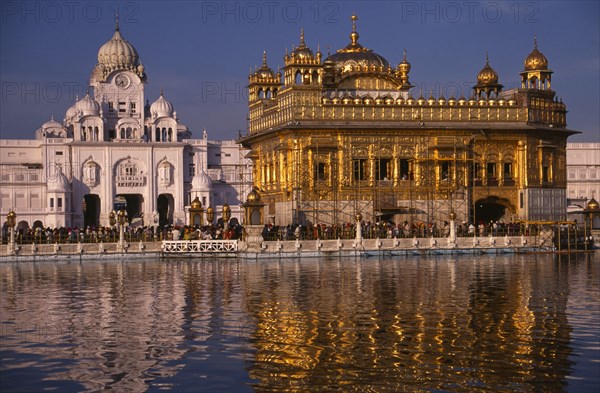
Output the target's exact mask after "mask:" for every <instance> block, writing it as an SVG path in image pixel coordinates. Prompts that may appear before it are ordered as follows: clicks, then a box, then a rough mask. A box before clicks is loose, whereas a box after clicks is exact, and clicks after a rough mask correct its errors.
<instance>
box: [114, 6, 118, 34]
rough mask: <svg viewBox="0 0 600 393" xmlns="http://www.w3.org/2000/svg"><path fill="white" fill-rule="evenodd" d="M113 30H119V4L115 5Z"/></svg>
mask: <svg viewBox="0 0 600 393" xmlns="http://www.w3.org/2000/svg"><path fill="white" fill-rule="evenodd" d="M115 31H119V5H118V4H117V6H116V7H115Z"/></svg>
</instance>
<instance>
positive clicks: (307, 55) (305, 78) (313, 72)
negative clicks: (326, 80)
mask: <svg viewBox="0 0 600 393" xmlns="http://www.w3.org/2000/svg"><path fill="white" fill-rule="evenodd" d="M284 61H285V68H284V80H285V85H286V86H291V85H301V86H307V85H320V84H321V75H322V66H321V51H320V50H317V53H316V54H313V52H312V50H311V49H310V48H309V47H308V46H306V43H305V42H304V29H301V30H300V44H299V45H298V46H297V47H296V48H293V50H292V52H291V53H290V54H287V53H286V54H285V56H284Z"/></svg>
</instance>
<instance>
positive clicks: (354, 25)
mask: <svg viewBox="0 0 600 393" xmlns="http://www.w3.org/2000/svg"><path fill="white" fill-rule="evenodd" d="M350 20H351V21H352V32H353V33H356V21H357V20H358V16H356V13H354V12H353V13H352V16H351V17H350Z"/></svg>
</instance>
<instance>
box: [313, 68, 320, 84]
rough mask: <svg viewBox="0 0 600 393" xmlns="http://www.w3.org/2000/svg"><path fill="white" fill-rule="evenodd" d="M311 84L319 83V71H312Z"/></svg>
mask: <svg viewBox="0 0 600 393" xmlns="http://www.w3.org/2000/svg"><path fill="white" fill-rule="evenodd" d="M312 84H313V85H317V84H319V73H318V72H317V71H313V73H312Z"/></svg>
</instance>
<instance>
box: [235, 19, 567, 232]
mask: <svg viewBox="0 0 600 393" xmlns="http://www.w3.org/2000/svg"><path fill="white" fill-rule="evenodd" d="M357 19H358V18H357V17H356V16H355V15H353V16H352V18H351V20H352V32H351V34H350V43H349V44H348V45H347V46H346V47H344V48H342V49H339V50H338V51H337V52H336V53H333V54H331V55H329V56H327V57H326V58H325V59H324V60H323V55H322V53H321V52H320V51H319V50H317V52H316V53H315V52H313V51H312V50H311V49H310V48H309V47H308V46H307V44H306V43H305V39H304V31H302V32H301V34H300V43H299V45H298V46H297V47H296V48H293V50H292V51H291V52H290V53H287V52H286V54H285V56H284V67H283V74H282V73H281V72H277V73H275V72H274V71H273V70H272V69H271V68H270V67H269V66H268V64H267V57H266V53H263V63H262V66H261V67H260V68H258V69H255V70H254V72H251V74H250V75H249V85H248V90H249V126H248V133H247V135H246V136H244V137H242V138H241V139H240V142H241V143H242V145H243V146H244V147H246V148H248V149H250V153H249V157H250V158H251V159H252V163H253V183H254V187H255V189H256V190H258V192H259V194H260V197H261V198H262V202H263V203H265V216H266V217H268V218H269V220H270V221H271V222H273V223H275V224H277V225H286V224H290V223H300V224H307V223H308V224H311V223H325V224H339V223H345V222H353V221H354V217H355V215H356V214H358V213H360V214H361V215H362V217H363V218H364V220H366V221H379V220H390V219H391V220H393V221H394V222H401V221H409V222H413V221H415V220H418V221H422V222H436V223H441V222H443V221H446V220H448V219H449V217H450V215H451V213H453V214H452V217H456V219H457V220H459V221H465V222H474V223H478V222H480V221H484V222H489V221H494V220H503V221H505V222H508V221H515V220H560V219H564V215H565V209H566V155H565V149H566V142H567V138H568V137H569V136H570V135H573V134H576V133H577V132H576V131H573V130H569V129H567V128H566V113H567V110H566V106H565V104H563V103H562V100H560V101H559V100H558V99H557V97H556V93H555V92H554V91H553V90H551V88H550V82H551V76H552V71H551V70H550V69H549V68H548V60H547V59H546V57H545V56H544V55H543V54H542V53H541V52H540V51H539V50H538V48H537V39H536V40H535V41H534V48H533V51H532V52H531V53H530V54H529V55H528V56H527V57H526V59H525V64H524V70H523V71H522V72H521V81H522V83H521V87H520V88H517V89H511V90H505V91H503V90H502V87H503V86H502V85H501V84H500V83H499V82H498V74H497V73H496V71H494V69H493V68H492V67H491V66H490V64H489V60H488V59H487V56H486V63H485V65H484V67H483V69H482V70H481V71H480V72H479V74H478V75H477V84H476V85H475V86H473V92H472V95H471V96H470V98H468V99H467V98H465V97H464V96H461V97H459V98H456V97H454V96H451V97H448V98H445V97H443V96H439V97H437V98H435V97H433V94H432V95H431V96H430V97H429V98H427V99H426V98H424V97H423V96H422V95H421V96H420V97H418V98H416V99H415V98H414V96H413V95H412V93H411V88H412V87H413V86H412V85H411V83H410V82H409V73H410V70H411V65H410V63H409V62H408V61H407V58H406V51H405V52H404V59H403V60H402V61H401V62H400V63H399V64H398V65H397V66H395V67H394V66H393V65H392V64H391V63H389V62H388V60H386V59H385V58H384V57H383V56H381V55H379V54H377V53H375V52H374V51H373V50H371V49H368V48H365V47H363V46H362V45H361V44H360V43H359V42H358V39H359V34H358V32H357V27H356V22H357Z"/></svg>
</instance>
